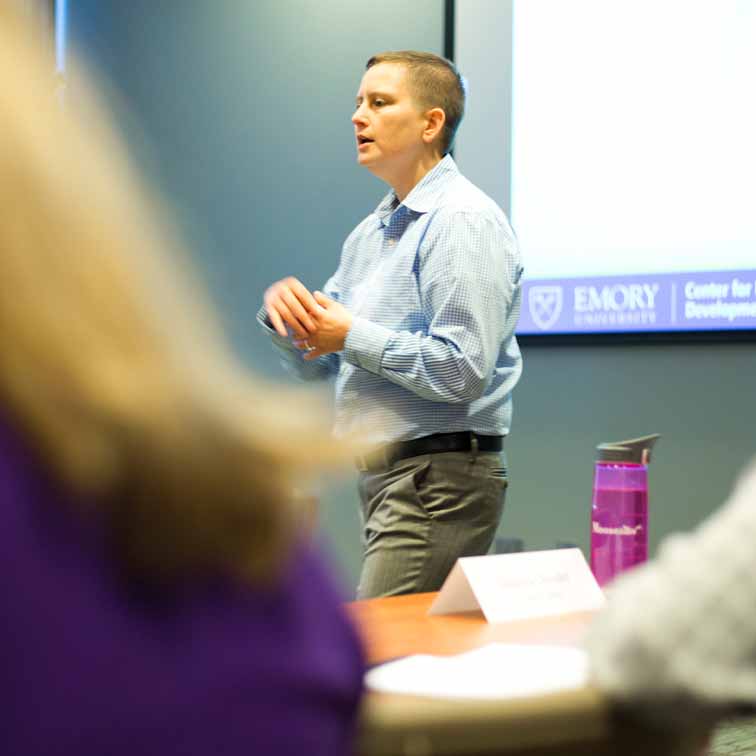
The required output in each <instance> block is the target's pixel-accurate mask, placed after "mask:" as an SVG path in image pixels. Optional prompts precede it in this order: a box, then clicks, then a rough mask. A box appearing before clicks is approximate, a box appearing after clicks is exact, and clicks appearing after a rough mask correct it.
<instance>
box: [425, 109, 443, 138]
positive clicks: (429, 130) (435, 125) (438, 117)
mask: <svg viewBox="0 0 756 756" xmlns="http://www.w3.org/2000/svg"><path fill="white" fill-rule="evenodd" d="M445 123H446V113H444V109H443V108H431V109H430V110H429V111H427V112H426V114H425V128H424V129H423V141H424V142H425V143H426V144H431V142H434V141H435V140H436V139H438V138H439V136H440V134H441V131H442V130H443V128H444V124H445Z"/></svg>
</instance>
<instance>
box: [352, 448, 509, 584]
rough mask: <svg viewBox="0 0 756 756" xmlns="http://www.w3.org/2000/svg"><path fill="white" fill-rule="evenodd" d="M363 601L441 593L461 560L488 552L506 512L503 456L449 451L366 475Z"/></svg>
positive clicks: (362, 489) (362, 483)
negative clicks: (409, 594) (402, 595)
mask: <svg viewBox="0 0 756 756" xmlns="http://www.w3.org/2000/svg"><path fill="white" fill-rule="evenodd" d="M358 485H359V493H360V502H361V508H362V522H363V551H364V559H363V564H362V573H361V575H360V584H359V587H358V588H357V598H359V599H366V598H375V597H378V596H397V595H400V594H404V593H421V592H424V591H437V590H438V589H439V588H440V587H441V585H442V583H443V582H444V580H445V579H446V576H447V575H448V574H449V572H450V571H451V568H452V567H453V566H454V563H455V562H456V560H457V558H458V557H461V556H477V555H480V554H485V553H486V552H487V551H488V549H489V548H490V546H491V543H492V542H493V539H494V535H495V534H496V529H497V527H498V525H499V520H500V519H501V514H502V511H503V509H504V497H505V493H506V488H507V469H506V463H505V457H504V455H503V453H501V452H478V453H477V454H475V453H474V452H472V451H464V452H442V453H439V454H423V455H421V456H419V457H410V458H408V459H401V460H399V461H397V462H395V463H393V464H392V465H391V466H390V467H388V468H386V469H385V470H378V471H370V472H363V473H360V477H359V482H358Z"/></svg>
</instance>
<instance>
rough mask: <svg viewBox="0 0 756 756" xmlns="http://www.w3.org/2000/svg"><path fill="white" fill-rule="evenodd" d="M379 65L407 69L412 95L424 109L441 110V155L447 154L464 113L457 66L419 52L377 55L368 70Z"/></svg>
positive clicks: (394, 52) (461, 87)
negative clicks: (442, 120) (391, 65)
mask: <svg viewBox="0 0 756 756" xmlns="http://www.w3.org/2000/svg"><path fill="white" fill-rule="evenodd" d="M379 63H398V64H401V65H403V66H405V67H406V69H407V76H408V80H409V85H410V89H411V90H412V95H413V96H414V97H415V98H416V99H417V101H418V103H419V104H420V105H421V106H422V107H423V108H441V109H442V110H443V111H444V113H445V115H446V123H445V124H444V130H443V133H442V135H441V152H442V154H444V155H445V154H446V153H447V152H449V150H450V149H451V146H452V143H453V142H454V135H455V134H456V133H457V128H459V124H460V122H461V121H462V116H463V115H464V112H465V88H464V85H463V83H462V77H461V76H460V75H459V71H457V68H456V66H455V65H454V64H453V63H452V62H451V61H448V60H447V59H446V58H442V57H440V56H438V55H434V54H433V53H428V52H418V51H416V50H396V51H389V52H382V53H378V54H377V55H373V57H372V58H370V60H368V62H367V65H366V66H365V70H367V69H369V68H372V67H373V66H377V65H378V64H379Z"/></svg>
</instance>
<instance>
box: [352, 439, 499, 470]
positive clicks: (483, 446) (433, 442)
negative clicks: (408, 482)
mask: <svg viewBox="0 0 756 756" xmlns="http://www.w3.org/2000/svg"><path fill="white" fill-rule="evenodd" d="M503 448H504V436H482V435H480V434H478V433H472V432H471V431H459V432H458V433H434V434H433V435H432V436H423V437H422V438H413V439H412V440H411V441H398V442H397V443H395V444H390V445H387V446H382V447H381V448H380V449H376V450H375V451H372V452H369V453H368V454H364V455H360V456H358V457H355V459H354V462H355V464H356V465H357V469H358V470H360V471H361V472H369V471H372V470H379V469H384V468H387V467H390V466H391V465H393V464H394V462H397V461H399V460H400V459H406V458H407V457H419V456H420V455H421V454H438V453H439V452H455V451H478V452H498V451H501V450H502V449H503Z"/></svg>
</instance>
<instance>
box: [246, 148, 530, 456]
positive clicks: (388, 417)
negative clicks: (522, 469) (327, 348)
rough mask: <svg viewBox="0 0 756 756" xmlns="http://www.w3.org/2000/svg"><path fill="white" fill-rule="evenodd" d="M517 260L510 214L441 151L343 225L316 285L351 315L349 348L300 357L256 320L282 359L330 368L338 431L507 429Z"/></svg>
mask: <svg viewBox="0 0 756 756" xmlns="http://www.w3.org/2000/svg"><path fill="white" fill-rule="evenodd" d="M521 275H522V264H521V260H520V253H519V250H518V246H517V241H516V239H515V236H514V233H513V232H512V229H511V227H510V225H509V222H508V221H507V218H506V216H505V215H504V213H503V212H502V211H501V209H500V208H499V207H497V206H496V204H495V203H494V202H493V200H491V199H490V198H489V197H488V196H486V195H485V194H484V193H483V192H481V191H480V190H479V189H477V188H476V187H475V186H473V184H471V183H470V182H469V181H468V180H467V179H466V178H464V176H462V175H461V174H460V172H459V170H458V169H457V166H456V164H455V163H454V160H453V159H452V158H451V156H449V155H447V156H446V157H445V158H444V159H443V160H441V161H440V162H439V163H438V164H437V165H436V166H435V167H434V168H433V169H432V170H431V171H429V172H428V173H427V174H426V175H425V176H424V178H423V179H422V180H421V181H420V182H419V183H418V184H417V185H416V186H415V187H414V188H413V189H412V191H411V192H410V193H409V194H408V195H407V197H406V198H405V200H404V202H401V203H400V202H399V201H398V198H397V196H396V195H395V194H394V192H390V193H389V194H388V195H387V196H386V197H385V198H384V199H383V201H382V202H381V203H380V204H379V205H378V207H377V208H376V209H375V211H373V212H372V213H371V214H370V215H369V216H368V217H367V218H365V220H363V221H362V222H361V223H360V224H359V225H358V226H357V228H355V229H354V231H353V232H352V233H351V234H350V235H349V237H348V238H347V240H346V242H345V243H344V248H343V250H342V255H341V262H340V264H339V267H338V270H337V271H336V273H335V274H334V275H333V276H332V277H331V278H330V279H329V280H328V282H327V283H326V285H325V287H324V288H323V291H324V293H325V294H327V295H328V296H329V297H331V298H332V299H335V300H337V301H338V302H340V303H341V304H343V305H344V306H345V307H346V308H347V309H348V310H349V311H350V312H351V313H352V315H353V316H354V321H353V324H352V327H351V329H350V331H349V334H348V335H347V338H346V343H345V345H344V349H343V350H342V351H341V352H339V353H335V354H330V355H325V356H323V357H320V358H318V359H317V360H313V361H312V362H305V361H304V360H303V359H302V354H301V352H299V350H297V349H296V348H295V347H294V346H293V345H292V344H291V342H290V341H288V340H286V339H283V338H281V337H280V336H278V335H277V334H276V333H275V331H273V330H272V328H271V327H270V323H269V321H267V318H266V316H265V312H264V310H261V312H260V315H259V317H258V319H259V320H260V322H261V324H262V325H263V327H264V328H265V329H266V330H267V331H268V333H269V334H270V335H271V338H272V339H273V341H274V343H275V344H276V346H277V347H278V349H279V350H280V352H281V354H282V356H283V361H284V364H285V366H286V367H287V369H289V370H290V371H293V372H294V373H295V374H296V375H297V376H298V377H300V378H303V379H317V378H325V377H328V376H335V379H336V405H335V411H336V418H335V432H336V435H338V436H342V435H345V434H347V433H351V432H358V433H362V434H365V433H367V435H368V437H369V438H370V439H371V440H372V441H375V442H376V443H386V442H393V441H399V440H406V439H412V438H419V437H421V436H427V435H430V434H432V433H445V432H450V431H470V430H471V431H476V432H477V433H482V434H490V435H506V434H507V433H509V429H510V425H511V421H512V389H513V388H514V386H515V384H516V383H517V380H518V379H519V377H520V373H521V371H522V358H521V356H520V350H519V347H518V345H517V340H516V339H515V336H514V330H515V326H516V325H517V319H518V317H519V312H520V279H521Z"/></svg>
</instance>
